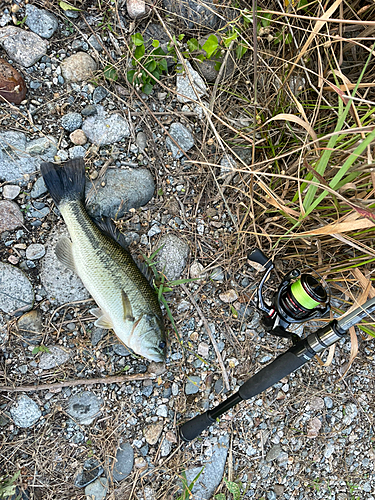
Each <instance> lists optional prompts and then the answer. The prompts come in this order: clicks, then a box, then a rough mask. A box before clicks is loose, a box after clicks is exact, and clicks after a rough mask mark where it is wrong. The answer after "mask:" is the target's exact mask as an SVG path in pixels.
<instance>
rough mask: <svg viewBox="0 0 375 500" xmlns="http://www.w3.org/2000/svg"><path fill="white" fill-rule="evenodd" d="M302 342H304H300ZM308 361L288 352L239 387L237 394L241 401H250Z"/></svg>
mask: <svg viewBox="0 0 375 500" xmlns="http://www.w3.org/2000/svg"><path fill="white" fill-rule="evenodd" d="M302 342H304V341H302ZM307 361H308V360H307V359H304V358H302V357H301V358H299V357H298V356H296V355H295V354H294V353H293V352H291V351H290V350H289V351H287V352H285V353H284V354H281V355H280V356H278V357H277V358H276V359H275V360H274V361H272V363H270V364H269V365H267V366H265V367H264V368H262V370H260V371H259V372H258V373H256V374H255V375H254V376H253V377H251V378H249V380H247V381H246V382H245V383H244V384H242V385H241V387H240V388H239V390H238V392H239V394H240V396H241V398H242V399H250V398H252V397H253V396H256V395H257V394H260V393H261V392H263V391H265V390H266V389H268V388H269V387H271V386H273V385H274V384H276V383H277V382H279V381H280V380H281V379H282V378H284V377H286V376H287V375H290V374H291V373H292V372H294V371H295V370H297V368H299V367H300V366H302V365H304V364H305V363H306V362H307Z"/></svg>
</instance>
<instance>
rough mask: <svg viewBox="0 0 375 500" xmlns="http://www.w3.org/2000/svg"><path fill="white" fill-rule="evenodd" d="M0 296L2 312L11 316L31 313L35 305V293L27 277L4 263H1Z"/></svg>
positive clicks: (19, 270)
mask: <svg viewBox="0 0 375 500" xmlns="http://www.w3.org/2000/svg"><path fill="white" fill-rule="evenodd" d="M0 296H1V301H0V310H2V311H4V312H5V313H9V314H14V313H15V312H16V311H17V312H20V311H29V310H30V309H32V307H33V304H34V291H33V287H32V285H31V283H30V281H29V279H28V278H27V276H26V275H25V274H24V273H23V272H22V271H21V269H18V268H17V267H14V266H12V265H11V264H5V263H4V262H0Z"/></svg>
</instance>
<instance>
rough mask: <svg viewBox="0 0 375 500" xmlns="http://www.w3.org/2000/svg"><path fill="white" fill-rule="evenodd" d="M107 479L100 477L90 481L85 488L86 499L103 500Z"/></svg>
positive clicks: (105, 493) (106, 489) (106, 488)
mask: <svg viewBox="0 0 375 500" xmlns="http://www.w3.org/2000/svg"><path fill="white" fill-rule="evenodd" d="M108 485H109V483H108V479H107V478H106V477H100V478H98V479H96V480H95V481H94V482H93V483H90V484H88V485H87V486H86V488H85V495H86V499H87V500H104V498H105V497H106V495H107V491H108Z"/></svg>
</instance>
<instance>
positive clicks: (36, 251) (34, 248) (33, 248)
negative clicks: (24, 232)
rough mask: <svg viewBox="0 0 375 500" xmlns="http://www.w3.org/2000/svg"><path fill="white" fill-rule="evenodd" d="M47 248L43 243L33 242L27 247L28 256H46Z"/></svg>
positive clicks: (31, 257)
mask: <svg viewBox="0 0 375 500" xmlns="http://www.w3.org/2000/svg"><path fill="white" fill-rule="evenodd" d="M45 253H46V249H45V248H44V245H42V244H41V243H32V244H31V245H29V246H28V247H27V248H26V258H27V259H29V260H38V259H41V258H42V257H44V254H45Z"/></svg>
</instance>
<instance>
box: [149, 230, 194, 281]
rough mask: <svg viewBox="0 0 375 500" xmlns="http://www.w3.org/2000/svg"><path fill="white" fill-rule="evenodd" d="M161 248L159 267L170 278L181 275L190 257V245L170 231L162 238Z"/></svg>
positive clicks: (174, 278) (177, 277)
mask: <svg viewBox="0 0 375 500" xmlns="http://www.w3.org/2000/svg"><path fill="white" fill-rule="evenodd" d="M158 246H159V248H160V247H161V250H160V251H159V252H158V254H157V269H158V270H159V271H160V272H164V274H165V275H166V277H167V278H168V279H169V280H177V279H179V278H180V277H181V274H182V272H183V270H184V269H185V266H186V263H187V260H188V258H189V253H190V249H189V245H188V244H187V243H185V241H183V240H182V239H180V238H178V236H176V235H174V234H172V233H168V234H166V235H165V236H163V237H162V238H161V239H160V242H159V244H158Z"/></svg>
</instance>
